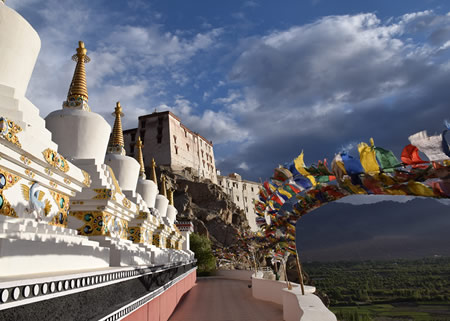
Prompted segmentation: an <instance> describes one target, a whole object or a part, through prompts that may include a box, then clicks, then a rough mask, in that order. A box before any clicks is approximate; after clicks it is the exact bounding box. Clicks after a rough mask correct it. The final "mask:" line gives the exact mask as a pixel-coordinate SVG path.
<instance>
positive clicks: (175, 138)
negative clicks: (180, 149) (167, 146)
mask: <svg viewBox="0 0 450 321" xmlns="http://www.w3.org/2000/svg"><path fill="white" fill-rule="evenodd" d="M173 142H174V143H175V144H176V143H177V136H175V135H173Z"/></svg>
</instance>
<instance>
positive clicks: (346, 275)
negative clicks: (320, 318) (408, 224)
mask: <svg viewBox="0 0 450 321" xmlns="http://www.w3.org/2000/svg"><path fill="white" fill-rule="evenodd" d="M304 270H305V272H306V273H307V274H308V275H309V278H310V282H311V283H312V284H313V285H315V286H316V288H317V290H318V293H319V295H320V296H321V297H322V298H324V301H325V302H327V301H328V302H329V304H330V309H331V310H332V311H333V312H334V313H335V314H336V315H337V316H338V320H341V321H369V320H373V321H393V320H402V321H406V320H418V321H419V320H420V321H422V320H427V321H450V258H431V259H421V260H395V261H365V262H333V263H306V264H304Z"/></svg>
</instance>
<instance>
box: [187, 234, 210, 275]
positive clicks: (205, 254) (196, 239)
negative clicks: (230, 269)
mask: <svg viewBox="0 0 450 321" xmlns="http://www.w3.org/2000/svg"><path fill="white" fill-rule="evenodd" d="M190 249H191V250H192V251H193V252H194V253H195V258H196V259H197V267H198V270H197V274H198V275H210V274H211V273H212V272H213V271H214V270H215V269H216V258H215V257H214V255H213V253H212V250H211V241H210V240H209V239H208V238H207V237H206V236H204V235H200V234H196V233H192V234H191V235H190Z"/></svg>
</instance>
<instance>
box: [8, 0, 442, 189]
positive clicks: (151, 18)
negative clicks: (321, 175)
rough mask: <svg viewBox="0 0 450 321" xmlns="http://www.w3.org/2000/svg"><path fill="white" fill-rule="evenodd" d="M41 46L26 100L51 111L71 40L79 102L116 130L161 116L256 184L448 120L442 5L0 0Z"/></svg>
mask: <svg viewBox="0 0 450 321" xmlns="http://www.w3.org/2000/svg"><path fill="white" fill-rule="evenodd" d="M7 4H8V5H9V6H11V7H13V8H15V9H16V10H17V11H18V12H19V13H20V14H22V15H23V16H24V17H25V18H26V19H27V20H28V21H29V22H30V23H31V24H32V25H33V27H34V28H35V29H36V30H37V31H38V33H39V35H40V37H41V40H42V49H41V53H40V56H39V58H38V62H37V65H36V69H35V71H34V74H33V76H32V80H31V83H30V86H29V89H28V93H27V95H28V97H29V98H30V100H31V101H32V102H33V103H34V104H35V105H36V106H37V107H38V108H39V109H40V110H41V115H42V116H44V117H45V116H46V115H47V114H48V113H50V112H51V111H53V110H55V109H58V108H61V104H62V101H63V100H64V99H65V96H66V94H67V89H68V87H69V83H70V80H71V77H72V74H73V70H74V67H75V66H74V63H73V62H72V61H71V60H70V57H71V55H72V54H73V53H74V52H75V48H76V46H77V42H78V40H83V41H85V43H86V47H87V48H88V55H89V56H90V57H91V59H92V61H91V62H90V63H89V64H88V65H87V81H88V89H89V105H90V107H91V108H92V110H93V111H95V112H97V113H100V114H102V115H103V116H104V117H105V118H106V119H107V120H108V121H110V122H112V116H111V115H110V114H111V112H112V111H113V108H114V106H115V102H116V101H118V100H120V101H121V103H122V106H123V107H124V112H125V114H126V118H124V127H125V128H132V127H136V125H137V117H138V116H139V115H142V114H147V113H151V112H153V111H154V110H155V108H156V109H157V110H158V111H162V110H171V111H173V112H174V113H175V114H176V115H178V116H179V117H180V118H181V119H182V121H183V122H184V123H185V124H186V125H187V126H189V127H190V128H192V129H193V130H195V131H197V132H199V133H200V134H201V135H203V136H205V137H207V138H209V139H211V140H212V141H213V143H214V148H215V157H216V163H217V167H218V169H220V170H221V171H222V173H223V174H227V173H229V172H234V171H236V172H240V173H241V174H242V175H243V177H244V178H247V179H252V180H258V179H259V178H260V177H261V178H262V179H265V178H268V177H269V176H270V175H271V174H272V170H273V168H274V167H276V166H277V165H278V164H282V163H284V162H288V161H290V160H292V159H293V158H294V157H295V156H297V155H298V154H299V152H300V151H301V150H304V151H305V160H306V163H307V164H309V163H313V162H316V161H317V160H318V159H323V158H324V157H326V158H328V159H332V157H333V156H334V153H336V152H338V151H340V150H341V149H342V148H347V149H350V150H351V149H352V147H354V146H356V143H358V142H359V141H368V140H369V139H370V137H373V138H374V139H375V143H376V144H377V145H378V146H382V147H384V148H388V149H392V150H393V151H394V152H395V153H396V154H397V155H400V153H401V149H402V147H403V146H405V145H407V144H408V140H407V137H408V136H409V135H411V134H413V133H415V132H417V131H420V130H423V129H426V130H428V131H429V132H430V133H434V132H439V131H441V130H442V129H443V125H442V124H443V120H444V119H446V118H447V119H450V108H449V102H450V91H449V90H448V88H449V85H450V64H449V54H450V51H449V50H450V49H449V48H450V15H449V14H448V12H449V11H450V3H449V2H448V1H442V0H441V1H437V0H420V1H419V0H417V1H415V0H396V1H392V0H391V1H385V0H379V1H361V0H353V1H344V0H340V1H336V0H328V1H326V0H302V1H300V0H297V1H293V0H285V1H268V0H267V1H256V0H253V1H211V0H209V1H206V0H205V1H186V0H165V1H163V0H158V1H143V0H131V1H106V0H94V1H92V0H91V1H86V0H77V1H76V2H74V1H67V0H60V1H57V0H49V1H38V0H21V1H19V0H8V1H7Z"/></svg>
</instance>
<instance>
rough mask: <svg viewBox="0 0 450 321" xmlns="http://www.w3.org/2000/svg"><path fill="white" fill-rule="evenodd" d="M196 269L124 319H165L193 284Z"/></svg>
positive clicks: (155, 320)
mask: <svg viewBox="0 0 450 321" xmlns="http://www.w3.org/2000/svg"><path fill="white" fill-rule="evenodd" d="M196 281H197V275H196V271H195V270H194V271H192V272H191V273H190V274H188V275H187V276H186V277H185V278H184V279H182V280H180V281H178V282H177V283H176V284H174V285H172V286H171V287H170V288H169V289H167V290H166V291H165V292H164V293H163V294H161V295H159V296H157V297H156V298H154V299H153V300H151V301H150V302H148V303H147V304H145V305H143V306H142V307H140V308H139V309H138V310H136V311H134V312H133V313H132V314H130V315H129V316H127V317H125V318H124V319H123V320H125V321H167V320H169V318H170V316H171V315H172V313H173V311H174V310H175V308H176V306H177V304H178V302H180V299H181V297H182V296H183V295H184V294H185V293H186V292H188V291H189V290H190V289H192V287H193V286H194V285H195V282H196Z"/></svg>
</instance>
